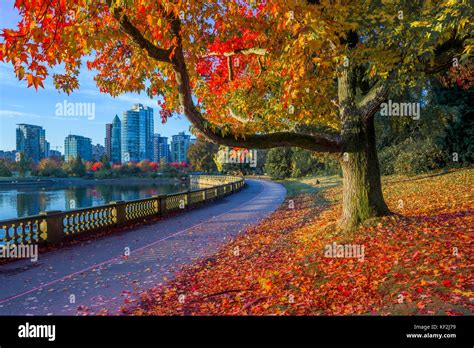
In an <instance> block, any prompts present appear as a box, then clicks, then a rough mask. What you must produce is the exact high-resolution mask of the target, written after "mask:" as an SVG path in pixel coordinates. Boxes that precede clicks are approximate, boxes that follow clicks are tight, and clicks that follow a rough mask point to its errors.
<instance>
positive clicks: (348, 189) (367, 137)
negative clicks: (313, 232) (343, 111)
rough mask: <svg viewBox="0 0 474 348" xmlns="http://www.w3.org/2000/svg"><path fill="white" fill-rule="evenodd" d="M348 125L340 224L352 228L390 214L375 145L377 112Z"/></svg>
mask: <svg viewBox="0 0 474 348" xmlns="http://www.w3.org/2000/svg"><path fill="white" fill-rule="evenodd" d="M352 119H353V120H356V122H355V123H352V124H349V125H346V127H345V129H344V131H343V132H344V133H345V134H344V137H345V141H346V145H345V150H346V152H344V154H343V156H342V160H341V167H342V172H343V203H342V217H341V220H340V221H339V226H340V227H341V228H343V229H352V228H354V227H356V226H358V225H359V224H360V223H361V222H363V221H365V220H367V219H370V218H373V217H378V216H384V215H388V214H389V213H390V211H389V209H388V207H387V205H386V203H385V201H384V198H383V194H382V185H381V178H380V168H379V162H378V158H377V149H376V146H375V129H374V118H373V115H372V116H370V117H368V118H366V119H365V121H364V120H363V118H360V117H353V118H352Z"/></svg>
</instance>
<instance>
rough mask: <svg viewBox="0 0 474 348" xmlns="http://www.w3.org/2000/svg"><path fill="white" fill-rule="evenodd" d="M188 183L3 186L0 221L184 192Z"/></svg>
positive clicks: (1, 187) (0, 198) (1, 188)
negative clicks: (43, 212)
mask: <svg viewBox="0 0 474 348" xmlns="http://www.w3.org/2000/svg"><path fill="white" fill-rule="evenodd" d="M186 189H187V185H186V184H181V183H177V184H162V183H160V184H150V183H146V184H145V183H139V184H122V183H121V184H116V183H115V184H109V183H107V184H92V185H87V186H73V185H65V186H55V187H42V186H41V184H40V185H34V186H16V187H15V186H13V184H12V187H5V186H0V221H1V220H7V219H12V218H15V217H23V216H30V215H37V214H38V213H40V212H42V211H48V210H72V209H79V208H86V207H92V206H97V205H101V204H106V203H109V202H113V201H128V200H133V199H140V198H147V197H151V196H152V195H159V194H169V193H177V192H181V191H185V190H186Z"/></svg>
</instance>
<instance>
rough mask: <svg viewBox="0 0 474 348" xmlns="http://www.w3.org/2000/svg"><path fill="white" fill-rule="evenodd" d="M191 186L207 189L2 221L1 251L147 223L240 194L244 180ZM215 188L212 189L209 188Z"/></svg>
mask: <svg viewBox="0 0 474 348" xmlns="http://www.w3.org/2000/svg"><path fill="white" fill-rule="evenodd" d="M190 183H191V184H194V185H195V184H199V185H206V187H205V188H202V189H197V190H188V191H186V192H180V193H175V194H169V195H159V196H152V197H150V198H145V199H138V200H133V201H116V202H110V203H109V204H105V205H101V206H95V207H89V208H82V209H76V210H68V211H47V212H42V213H40V214H39V215H35V216H28V217H23V218H17V219H11V220H5V221H0V248H1V247H2V246H3V245H5V244H7V243H8V244H9V245H12V244H15V245H21V244H33V243H37V244H38V245H39V246H42V245H45V244H54V243H58V242H61V241H63V240H66V239H69V238H74V237H76V236H80V235H84V234H85V233H90V232H95V231H98V230H101V229H104V228H114V227H120V226H126V225H128V224H136V223H139V222H146V221H147V220H150V219H153V218H157V217H164V216H166V215H167V214H169V213H171V212H175V211H179V210H184V209H187V208H192V207H194V206H197V205H200V204H203V203H206V202H210V201H213V200H216V199H219V198H221V197H224V196H228V195H230V194H232V193H234V192H237V191H239V190H240V189H242V187H243V186H244V185H245V180H244V179H243V178H241V177H237V176H229V175H191V176H190ZM208 185H212V186H211V187H207V186H208Z"/></svg>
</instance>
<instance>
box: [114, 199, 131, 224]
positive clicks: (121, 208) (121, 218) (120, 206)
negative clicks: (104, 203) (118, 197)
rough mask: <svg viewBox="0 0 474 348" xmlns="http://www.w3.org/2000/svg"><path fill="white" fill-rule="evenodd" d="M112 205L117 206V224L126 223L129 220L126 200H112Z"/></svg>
mask: <svg viewBox="0 0 474 348" xmlns="http://www.w3.org/2000/svg"><path fill="white" fill-rule="evenodd" d="M110 205H112V206H113V208H115V218H116V221H115V224H116V225H117V226H121V225H124V224H125V223H126V222H127V212H126V211H125V207H126V205H127V203H126V202H125V201H115V202H110Z"/></svg>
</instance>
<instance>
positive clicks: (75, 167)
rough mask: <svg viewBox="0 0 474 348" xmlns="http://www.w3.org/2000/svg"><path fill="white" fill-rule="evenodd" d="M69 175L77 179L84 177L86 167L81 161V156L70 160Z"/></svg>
mask: <svg viewBox="0 0 474 348" xmlns="http://www.w3.org/2000/svg"><path fill="white" fill-rule="evenodd" d="M69 174H71V175H73V176H78V177H83V176H85V175H86V165H85V163H84V162H83V161H82V159H81V156H77V157H75V158H73V159H72V161H71V165H70V171H69Z"/></svg>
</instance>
